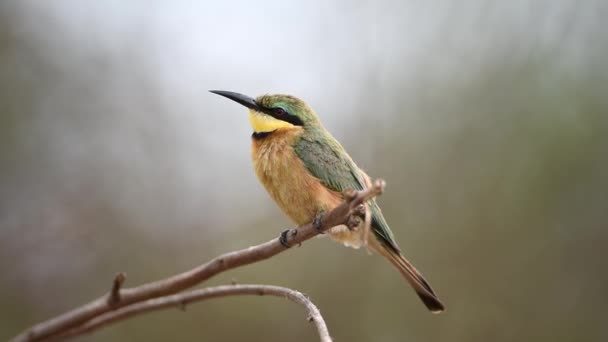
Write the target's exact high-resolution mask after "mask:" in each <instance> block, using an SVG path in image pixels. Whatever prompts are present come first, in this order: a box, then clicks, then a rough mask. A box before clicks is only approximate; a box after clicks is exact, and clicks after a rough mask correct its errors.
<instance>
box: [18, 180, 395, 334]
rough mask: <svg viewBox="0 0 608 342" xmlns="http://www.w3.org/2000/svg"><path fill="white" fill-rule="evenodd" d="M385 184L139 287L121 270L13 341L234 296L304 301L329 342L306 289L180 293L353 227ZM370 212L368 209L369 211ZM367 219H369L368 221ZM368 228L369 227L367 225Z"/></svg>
mask: <svg viewBox="0 0 608 342" xmlns="http://www.w3.org/2000/svg"><path fill="white" fill-rule="evenodd" d="M384 187H385V183H384V181H383V180H380V179H378V180H376V181H375V182H373V184H371V186H370V187H369V188H367V189H365V190H361V191H355V190H347V191H345V192H344V202H342V204H340V205H339V206H337V207H336V208H334V209H333V210H331V211H329V212H327V213H326V214H324V215H323V216H322V217H320V219H319V220H318V221H317V222H311V223H308V224H306V225H303V226H301V227H297V228H291V229H288V230H287V231H285V232H284V233H283V234H281V236H279V237H277V238H274V239H272V240H270V241H267V242H264V243H261V244H259V245H255V246H251V247H248V248H245V249H241V250H238V251H233V252H229V253H225V254H222V255H220V256H217V257H215V258H213V259H212V260H210V261H208V262H206V263H204V264H202V265H199V266H197V267H195V268H193V269H191V270H188V271H185V272H183V273H179V274H176V275H173V276H170V277H168V278H165V279H161V280H157V281H153V282H150V283H146V284H143V285H140V286H137V287H132V288H123V285H124V282H125V280H126V274H125V273H122V272H121V273H118V274H117V275H116V276H115V278H114V280H113V282H112V287H111V289H110V291H109V292H108V293H107V294H105V295H103V296H101V297H99V298H97V299H95V300H93V301H91V302H89V303H87V304H84V305H82V306H80V307H77V308H75V309H73V310H71V311H68V312H66V313H63V314H61V315H59V316H56V317H54V318H51V319H49V320H47V321H44V322H41V323H38V324H36V325H34V326H32V327H30V328H28V329H26V330H24V331H23V332H21V333H20V334H19V335H17V336H15V337H14V338H13V339H12V341H14V342H21V341H51V340H62V339H66V338H69V337H75V336H79V335H82V334H84V333H87V332H91V331H94V330H96V329H99V328H101V327H102V326H106V325H108V324H110V323H113V322H116V321H120V320H123V319H126V318H128V317H132V316H134V315H137V314H141V313H144V312H149V311H154V310H160V309H163V308H167V307H183V306H185V305H186V304H188V303H191V302H196V301H201V300H206V299H211V298H217V297H225V296H232V295H272V296H278V297H284V298H287V299H289V300H291V301H293V302H296V303H299V304H301V305H303V306H304V307H305V308H306V309H307V311H308V315H309V320H310V321H311V322H313V323H314V324H315V326H316V328H317V331H318V333H319V338H320V341H322V342H331V337H330V335H329V332H328V329H327V326H326V324H325V321H324V320H323V317H322V316H321V314H320V312H319V310H318V309H317V307H316V306H315V305H314V304H313V303H312V302H311V301H310V300H309V299H308V298H307V297H306V296H304V295H303V294H302V293H300V292H298V291H295V290H292V289H288V288H284V287H279V286H271V285H239V284H232V285H224V286H216V287H208V288H203V289H198V290H193V291H189V292H182V291H184V290H186V289H189V288H191V287H193V286H195V285H198V284H200V283H201V282H203V281H206V280H208V279H209V278H211V277H213V276H215V275H217V274H219V273H221V272H225V271H227V270H230V269H233V268H237V267H240V266H245V265H248V264H252V263H255V262H259V261H262V260H265V259H268V258H271V257H273V256H275V255H277V254H279V253H281V252H284V251H286V250H287V249H289V246H294V245H300V244H301V243H302V242H304V241H306V240H309V239H311V238H313V237H314V236H317V235H319V234H322V233H323V232H325V231H326V230H328V229H330V228H332V227H335V226H339V225H347V226H350V225H351V224H352V222H353V218H354V217H361V207H362V206H365V204H366V202H367V201H369V200H370V199H372V198H374V197H376V196H378V195H380V194H382V192H383V191H384ZM365 216H366V217H367V216H368V215H367V213H366V215H365ZM366 221H368V220H367V219H366ZM366 229H369V228H366Z"/></svg>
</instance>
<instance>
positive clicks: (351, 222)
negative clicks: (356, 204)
mask: <svg viewBox="0 0 608 342" xmlns="http://www.w3.org/2000/svg"><path fill="white" fill-rule="evenodd" d="M360 224H361V218H360V217H359V216H355V215H354V214H353V215H351V216H349V217H348V221H346V228H348V230H351V231H352V230H355V229H356V228H357V227H358V226H359V225H360Z"/></svg>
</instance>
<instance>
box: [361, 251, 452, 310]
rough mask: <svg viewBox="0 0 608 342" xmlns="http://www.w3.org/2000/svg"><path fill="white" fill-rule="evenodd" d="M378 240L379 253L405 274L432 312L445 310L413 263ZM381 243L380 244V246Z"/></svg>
mask: <svg viewBox="0 0 608 342" xmlns="http://www.w3.org/2000/svg"><path fill="white" fill-rule="evenodd" d="M370 240H371V239H370ZM380 244H381V243H380V242H378V243H377V244H374V245H376V246H373V247H375V248H373V249H375V250H376V251H377V252H378V253H380V254H381V255H382V256H384V257H385V258H387V259H388V260H389V261H390V262H391V263H392V264H393V265H394V266H395V267H396V268H397V269H398V270H399V272H400V273H401V274H402V275H403V277H404V278H405V280H407V282H408V283H409V284H410V285H411V286H412V288H413V289H414V291H416V294H417V295H418V297H420V299H421V300H422V302H423V303H424V305H426V307H427V308H428V309H429V310H430V311H431V312H432V313H440V312H442V311H444V310H445V307H444V306H443V304H442V303H441V301H440V300H439V298H437V295H436V294H435V292H434V291H433V289H432V288H431V285H429V283H428V282H427V281H426V280H425V279H424V277H423V276H422V274H421V273H420V272H419V271H418V270H417V269H416V267H414V265H412V264H411V263H410V262H409V261H408V260H407V259H406V258H405V257H404V256H403V255H402V254H401V253H399V252H398V251H393V250H391V249H389V248H387V247H386V246H384V245H380ZM378 245H380V246H378Z"/></svg>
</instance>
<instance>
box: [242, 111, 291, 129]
mask: <svg viewBox="0 0 608 342" xmlns="http://www.w3.org/2000/svg"><path fill="white" fill-rule="evenodd" d="M249 121H250V122H251V127H252V128H253V131H254V132H255V133H264V132H272V131H275V130H277V129H279V128H288V127H295V126H294V125H292V124H290V123H289V122H286V121H282V120H279V119H275V118H273V117H272V116H270V115H266V114H264V113H260V112H256V111H255V110H253V109H250V110H249Z"/></svg>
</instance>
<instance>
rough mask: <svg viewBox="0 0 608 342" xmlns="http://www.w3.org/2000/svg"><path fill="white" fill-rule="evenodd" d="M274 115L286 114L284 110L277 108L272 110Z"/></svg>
mask: <svg viewBox="0 0 608 342" xmlns="http://www.w3.org/2000/svg"><path fill="white" fill-rule="evenodd" d="M274 114H275V115H285V114H287V112H286V111H285V109H283V108H280V107H277V108H275V109H274Z"/></svg>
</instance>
